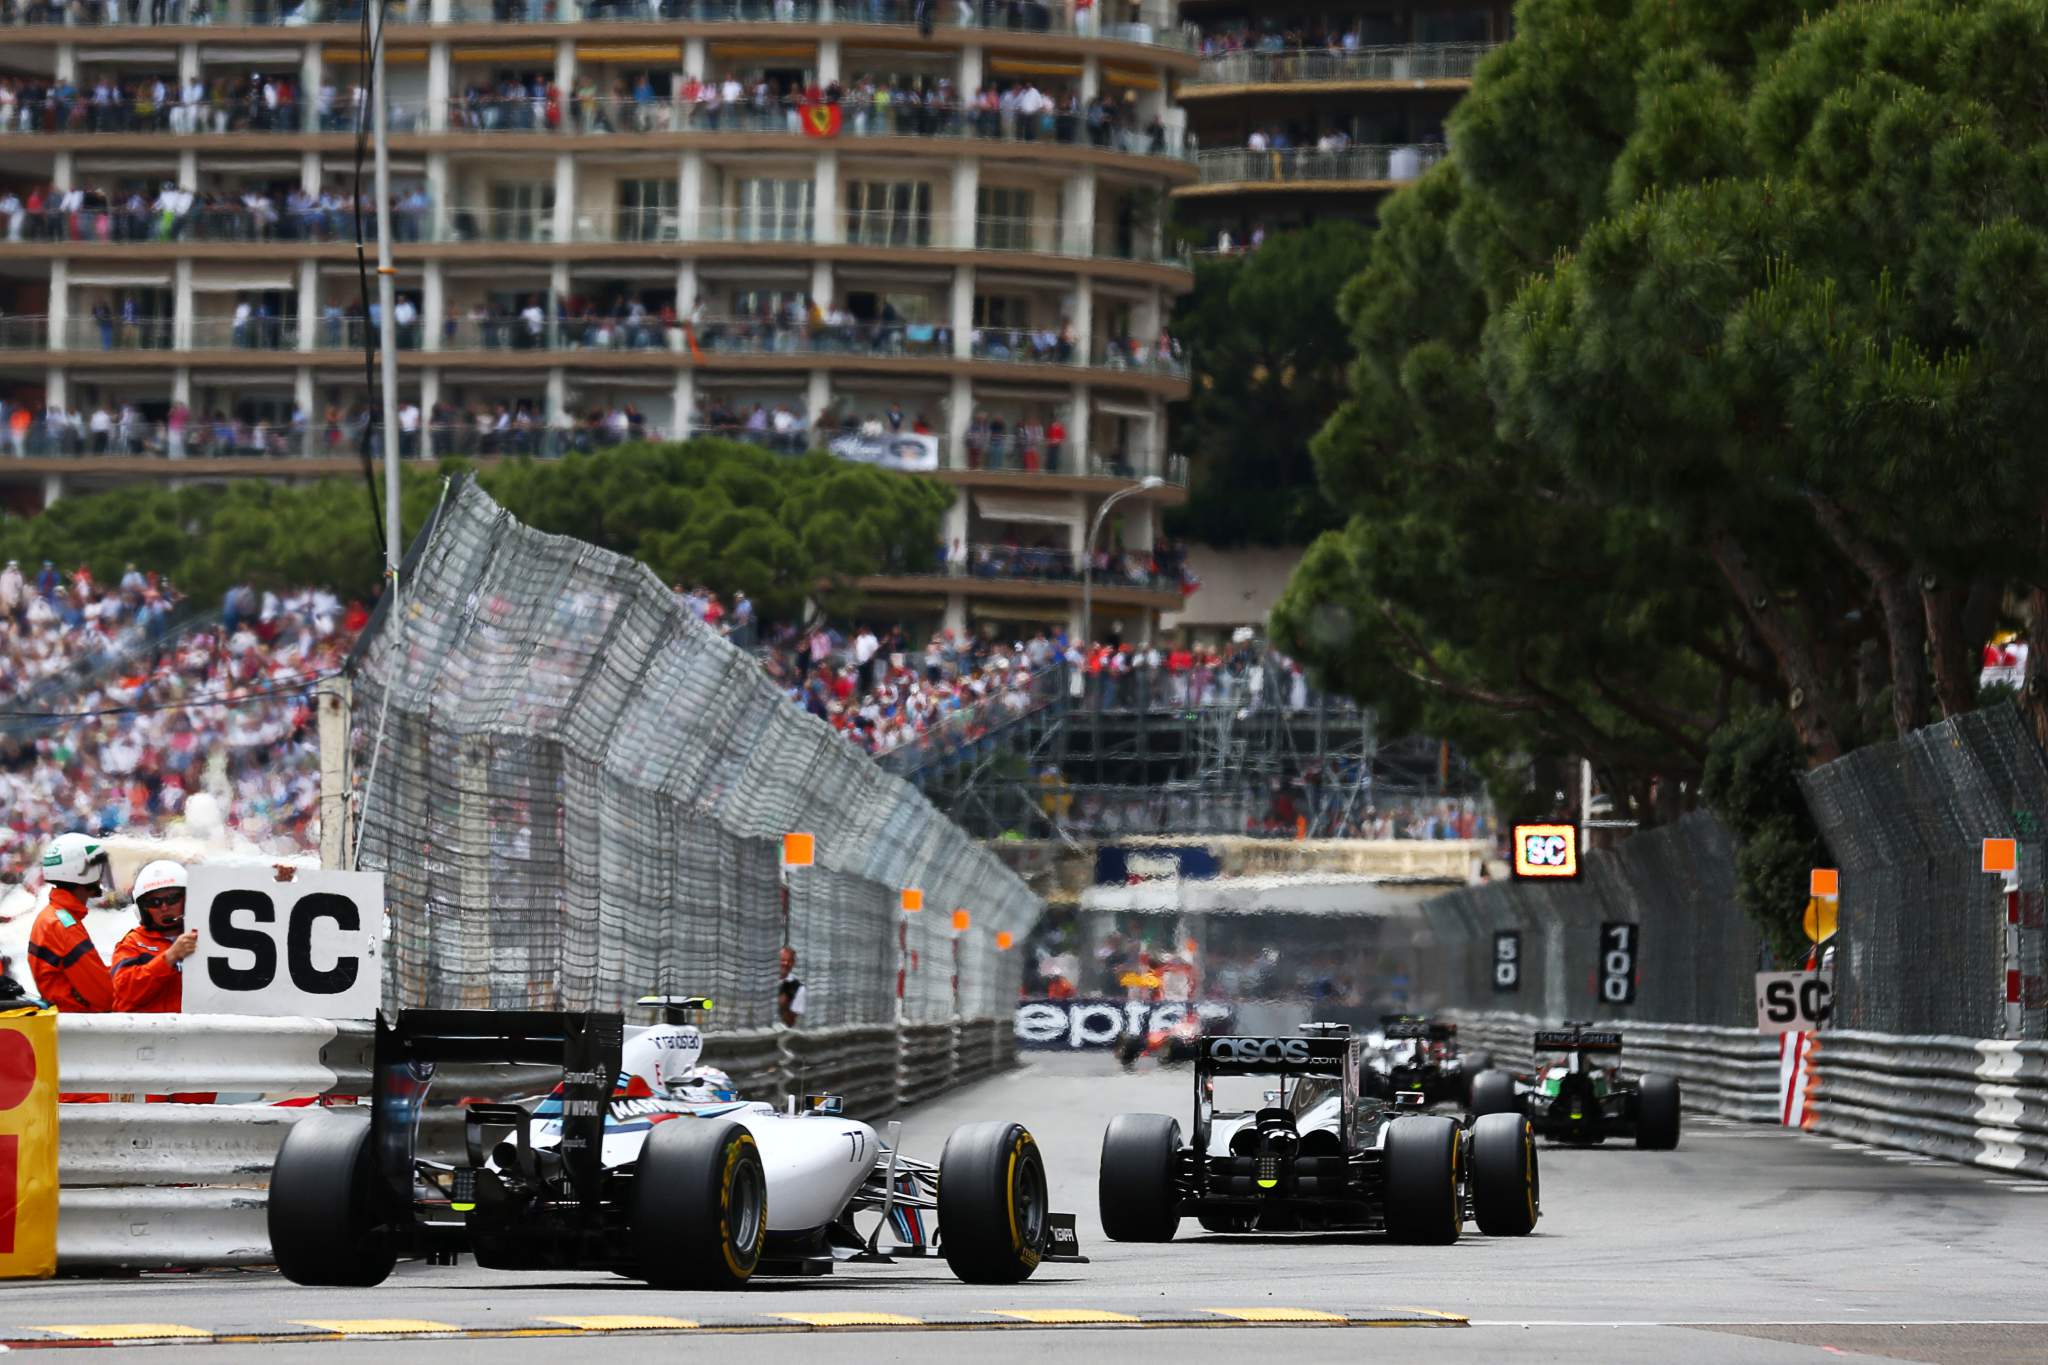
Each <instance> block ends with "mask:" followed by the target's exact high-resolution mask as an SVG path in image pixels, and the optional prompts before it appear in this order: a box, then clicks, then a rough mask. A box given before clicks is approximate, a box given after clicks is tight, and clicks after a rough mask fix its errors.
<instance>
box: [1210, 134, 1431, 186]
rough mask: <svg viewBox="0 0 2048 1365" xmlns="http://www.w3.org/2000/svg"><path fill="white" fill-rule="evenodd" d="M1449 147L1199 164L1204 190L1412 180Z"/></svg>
mask: <svg viewBox="0 0 2048 1365" xmlns="http://www.w3.org/2000/svg"><path fill="white" fill-rule="evenodd" d="M1449 150H1450V149H1449V148H1447V147H1444V146H1442V145H1441V144H1433V143H1419V144H1403V145H1387V146H1372V147H1342V148H1338V149H1336V150H1333V151H1320V150H1318V149H1316V148H1314V147H1297V148H1286V149H1269V150H1265V151H1253V150H1251V149H1250V148H1233V149H1232V150H1230V151H1222V152H1203V153H1202V154H1201V155H1200V156H1199V157H1198V158H1197V161H1198V163H1199V164H1200V166H1201V168H1202V183H1203V184H1204V185H1234V184H1275V183H1285V184H1294V183H1311V182H1315V181H1408V180H1414V179H1416V178H1418V177H1419V176H1420V175H1421V174H1422V173H1423V172H1424V171H1426V170H1428V169H1429V168H1430V167H1431V166H1434V165H1435V164H1436V163H1437V162H1439V161H1441V160H1443V159H1444V157H1445V156H1446V155H1447V154H1448V153H1449Z"/></svg>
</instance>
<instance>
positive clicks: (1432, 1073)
mask: <svg viewBox="0 0 2048 1365" xmlns="http://www.w3.org/2000/svg"><path fill="white" fill-rule="evenodd" d="M1380 1037H1381V1038H1382V1039H1383V1040H1384V1041H1383V1042H1382V1043H1381V1044H1380V1046H1379V1048H1378V1049H1377V1050H1375V1051H1374V1052H1373V1053H1372V1054H1371V1056H1370V1057H1369V1059H1368V1063H1367V1065H1368V1069H1367V1071H1366V1073H1365V1074H1364V1076H1362V1077H1361V1078H1360V1080H1361V1082H1362V1083H1363V1085H1364V1087H1365V1090H1366V1093H1367V1094H1370V1095H1375V1096H1377V1097H1379V1098H1380V1099H1385V1100H1390V1099H1393V1098H1394V1097H1395V1096H1396V1095H1399V1094H1403V1093H1408V1094H1414V1093H1418V1092H1419V1093H1420V1094H1421V1095H1422V1102H1423V1103H1424V1104H1426V1105H1428V1104H1454V1105H1457V1106H1458V1107H1459V1108H1461V1109H1462V1108H1464V1107H1465V1106H1466V1105H1467V1104H1468V1103H1470V1101H1471V1097H1472V1078H1473V1077H1474V1076H1476V1075H1478V1074H1479V1073H1480V1072H1482V1071H1485V1070H1487V1069H1488V1068H1489V1067H1491V1066H1492V1065H1493V1054H1492V1053H1490V1052H1486V1051H1483V1050H1476V1049H1475V1050H1474V1051H1472V1052H1469V1053H1460V1052H1459V1051H1458V1026H1457V1025H1456V1024H1446V1023H1442V1022H1440V1021H1437V1020H1434V1019H1428V1018H1424V1017H1423V1016H1421V1015H1418V1014H1388V1015H1383V1016H1381V1019H1380Z"/></svg>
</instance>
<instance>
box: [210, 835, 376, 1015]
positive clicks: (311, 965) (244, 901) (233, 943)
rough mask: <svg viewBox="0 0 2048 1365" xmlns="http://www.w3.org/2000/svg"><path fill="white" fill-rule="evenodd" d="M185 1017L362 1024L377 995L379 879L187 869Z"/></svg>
mask: <svg viewBox="0 0 2048 1365" xmlns="http://www.w3.org/2000/svg"><path fill="white" fill-rule="evenodd" d="M186 901H187V905H186V912H185V923H186V926H187V927H189V928H192V929H196V930H198V931H199V948H198V951H196V952H195V953H193V954H192V956H191V957H190V958H188V959H187V960H186V962H185V1001H184V1004H185V1011H186V1013H188V1014H270V1015H304V1016H306V1017H309V1018H314V1019H370V1018H373V1017H375V1015H376V1013H377V1003H378V1000H379V998H380V996H381V995H382V991H383V976H384V970H383V969H384V962H383V955H382V949H383V946H384V877H383V875H382V874H381V873H376V872H321V871H300V872H298V873H296V874H295V875H294V876H293V877H292V879H291V880H290V881H285V882H281V881H278V880H277V876H276V874H275V873H274V872H273V871H272V870H271V869H270V868H268V867H261V866H242V867H207V866H204V865H202V866H199V867H195V868H193V869H192V885H191V888H190V890H189V891H188V892H187V893H186Z"/></svg>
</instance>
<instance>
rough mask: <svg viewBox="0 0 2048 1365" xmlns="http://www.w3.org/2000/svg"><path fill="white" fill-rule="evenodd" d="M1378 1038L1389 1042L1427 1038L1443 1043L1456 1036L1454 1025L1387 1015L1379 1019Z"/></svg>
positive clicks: (1408, 1016) (1400, 1015) (1409, 1016)
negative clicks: (1400, 1039)
mask: <svg viewBox="0 0 2048 1365" xmlns="http://www.w3.org/2000/svg"><path fill="white" fill-rule="evenodd" d="M1380 1036H1381V1037H1383V1038H1386V1039H1387V1040H1389V1041H1392V1040H1394V1039H1398V1038H1428V1039H1430V1040H1431V1041H1433V1042H1438V1043H1444V1042H1449V1041H1450V1040H1451V1039H1453V1038H1455V1037H1457V1036H1458V1026H1457V1025H1456V1024H1441V1023H1438V1022H1436V1021H1435V1020H1431V1019H1417V1018H1415V1017H1414V1016H1413V1015H1406V1014H1388V1015H1382V1016H1381V1017H1380Z"/></svg>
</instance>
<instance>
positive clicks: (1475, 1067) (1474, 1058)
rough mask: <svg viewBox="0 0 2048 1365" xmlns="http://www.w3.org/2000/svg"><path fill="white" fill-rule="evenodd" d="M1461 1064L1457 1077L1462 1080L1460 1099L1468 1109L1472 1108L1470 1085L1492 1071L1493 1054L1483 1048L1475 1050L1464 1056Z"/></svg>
mask: <svg viewBox="0 0 2048 1365" xmlns="http://www.w3.org/2000/svg"><path fill="white" fill-rule="evenodd" d="M1463 1062H1464V1065H1463V1066H1461V1067H1460V1068H1459V1075H1461V1076H1462V1077H1463V1078H1464V1082H1465V1084H1464V1091H1465V1093H1464V1094H1463V1095H1462V1096H1460V1098H1461V1099H1463V1100H1464V1101H1465V1107H1466V1108H1468V1109H1469V1108H1471V1107H1472V1083H1473V1082H1474V1081H1476V1080H1478V1079H1479V1078H1480V1077H1481V1076H1483V1075H1485V1074H1486V1073H1487V1072H1489V1071H1491V1070H1493V1054H1492V1053H1491V1052H1488V1051H1487V1050H1486V1049H1485V1048H1483V1047H1482V1048H1476V1049H1474V1050H1473V1051H1471V1052H1468V1053H1466V1054H1465V1056H1464V1058H1463Z"/></svg>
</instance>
